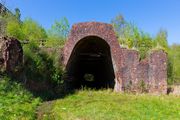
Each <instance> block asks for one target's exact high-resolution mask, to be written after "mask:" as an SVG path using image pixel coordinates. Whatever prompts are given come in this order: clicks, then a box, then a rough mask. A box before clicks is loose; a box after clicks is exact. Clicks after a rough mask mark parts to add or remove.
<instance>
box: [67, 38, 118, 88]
mask: <svg viewBox="0 0 180 120" xmlns="http://www.w3.org/2000/svg"><path fill="white" fill-rule="evenodd" d="M66 76H67V77H66V82H67V83H68V86H69V87H70V88H71V89H80V88H82V87H87V88H92V89H104V88H114V84H115V81H114V79H115V75H114V69H113V64H112V58H111V52H110V46H109V45H108V43H107V42H106V41H105V40H103V39H102V38H100V37H97V36H87V37H85V38H83V39H81V40H79V41H78V43H76V45H75V47H74V48H73V51H72V53H71V56H70V58H69V60H68V63H67V66H66Z"/></svg>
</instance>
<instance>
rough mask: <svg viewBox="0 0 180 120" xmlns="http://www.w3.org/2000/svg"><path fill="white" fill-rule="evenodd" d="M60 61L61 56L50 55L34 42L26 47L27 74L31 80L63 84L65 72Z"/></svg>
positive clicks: (25, 62)
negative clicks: (62, 77) (62, 79)
mask: <svg viewBox="0 0 180 120" xmlns="http://www.w3.org/2000/svg"><path fill="white" fill-rule="evenodd" d="M58 59H59V55H57V54H56V53H51V54H48V53H47V52H46V51H43V50H42V49H40V48H39V47H38V46H37V45H36V44H35V43H34V42H30V43H29V44H28V45H25V46H24V66H25V73H26V76H27V77H28V79H30V80H36V81H45V80H47V81H52V82H56V83H61V76H62V74H63V71H62V68H61V65H60V63H59V60H58Z"/></svg>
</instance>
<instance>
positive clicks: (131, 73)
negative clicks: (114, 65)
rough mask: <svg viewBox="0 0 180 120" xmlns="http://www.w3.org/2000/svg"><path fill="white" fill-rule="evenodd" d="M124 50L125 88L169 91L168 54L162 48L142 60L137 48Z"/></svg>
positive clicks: (145, 90)
mask: <svg viewBox="0 0 180 120" xmlns="http://www.w3.org/2000/svg"><path fill="white" fill-rule="evenodd" d="M121 50H122V56H123V57H122V65H121V66H122V68H121V72H122V81H123V85H122V86H123V90H125V91H133V92H149V93H163V94H165V93H166V92H167V55H166V53H165V52H164V51H162V50H155V51H152V52H151V53H150V54H149V55H148V56H147V58H145V59H143V60H141V61H140V55H139V53H138V51H136V50H129V49H121Z"/></svg>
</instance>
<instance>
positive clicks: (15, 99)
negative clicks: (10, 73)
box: [0, 76, 41, 120]
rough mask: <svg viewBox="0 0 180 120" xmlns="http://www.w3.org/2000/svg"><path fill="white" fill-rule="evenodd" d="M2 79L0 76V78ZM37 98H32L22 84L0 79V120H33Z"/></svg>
mask: <svg viewBox="0 0 180 120" xmlns="http://www.w3.org/2000/svg"><path fill="white" fill-rule="evenodd" d="M1 77H2V76H1ZM40 102H41V100H40V99H39V98H34V97H33V95H32V94H31V93H30V92H28V91H27V90H26V89H25V88H24V87H23V85H22V84H20V83H17V82H15V81H12V80H10V79H9V78H8V77H3V78H0V118H1V119H2V120H17V119H18V120H27V119H28V120H34V119H35V117H36V108H37V106H38V105H39V104H40Z"/></svg>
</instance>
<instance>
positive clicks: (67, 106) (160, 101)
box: [39, 90, 180, 120]
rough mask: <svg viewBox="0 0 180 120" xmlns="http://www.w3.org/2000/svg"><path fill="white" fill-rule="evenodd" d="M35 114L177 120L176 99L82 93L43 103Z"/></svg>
mask: <svg viewBox="0 0 180 120" xmlns="http://www.w3.org/2000/svg"><path fill="white" fill-rule="evenodd" d="M45 108H48V109H45ZM39 113H41V114H40V115H39V119H43V120H54V119H58V120H141V119H142V120H179V119H180V97H178V96H167V95H161V96H153V95H148V94H142V95H132V94H120V93H115V92H112V90H100V91H94V90H91V91H90V90H84V91H78V92H75V94H72V95H68V96H66V97H65V98H63V99H59V100H56V101H52V102H46V103H44V104H43V105H42V106H41V107H40V108H39Z"/></svg>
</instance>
